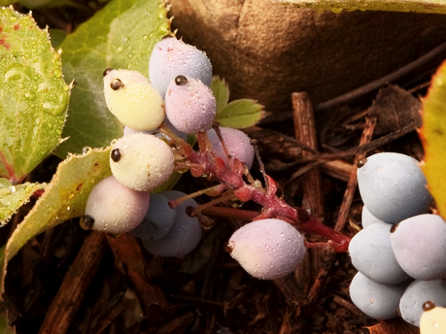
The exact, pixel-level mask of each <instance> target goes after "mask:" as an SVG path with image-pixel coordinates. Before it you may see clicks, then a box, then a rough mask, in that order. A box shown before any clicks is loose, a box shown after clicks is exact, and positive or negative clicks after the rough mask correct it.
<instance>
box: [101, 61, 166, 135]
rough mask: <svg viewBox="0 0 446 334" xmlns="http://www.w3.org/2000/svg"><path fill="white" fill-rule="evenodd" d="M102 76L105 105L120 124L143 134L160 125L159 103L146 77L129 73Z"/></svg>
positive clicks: (123, 71)
mask: <svg viewBox="0 0 446 334" xmlns="http://www.w3.org/2000/svg"><path fill="white" fill-rule="evenodd" d="M104 74H105V76H104V96H105V102H106V104H107V107H108V109H109V110H110V112H111V113H112V114H113V115H115V116H116V118H117V119H118V120H119V121H120V122H121V123H122V124H124V125H126V126H128V127H131V128H133V129H135V130H139V131H144V130H154V129H157V128H158V127H159V126H160V125H161V124H162V123H163V121H164V119H165V112H164V108H163V99H162V98H161V96H160V95H159V93H158V92H157V91H156V90H155V89H154V88H153V87H152V86H151V85H150V83H149V81H148V80H147V78H146V77H144V76H143V75H142V74H140V73H139V72H136V71H130V70H106V71H105V72H104Z"/></svg>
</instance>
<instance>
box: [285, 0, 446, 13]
mask: <svg viewBox="0 0 446 334" xmlns="http://www.w3.org/2000/svg"><path fill="white" fill-rule="evenodd" d="M281 2H288V3H293V4H295V5H296V6H297V7H300V8H312V9H324V10H327V9H328V10H332V11H335V12H339V11H342V10H347V11H352V10H373V11H392V12H416V13H436V14H446V2H445V0H281Z"/></svg>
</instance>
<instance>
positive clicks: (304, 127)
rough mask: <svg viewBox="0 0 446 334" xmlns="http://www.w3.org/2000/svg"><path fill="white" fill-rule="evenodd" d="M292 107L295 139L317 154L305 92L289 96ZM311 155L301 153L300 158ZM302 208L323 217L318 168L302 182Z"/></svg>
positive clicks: (313, 126)
mask: <svg viewBox="0 0 446 334" xmlns="http://www.w3.org/2000/svg"><path fill="white" fill-rule="evenodd" d="M291 100H292V105H293V119H294V134H295V136H296V139H297V140H298V141H300V142H301V143H303V144H305V145H306V146H308V147H311V148H312V149H313V150H314V151H315V152H317V146H318V145H317V136H316V126H315V122H314V114H313V106H312V104H311V101H310V97H309V96H308V94H307V93H306V92H299V93H293V94H292V95H291ZM309 155H311V153H309V152H306V151H302V157H306V156H309ZM302 188H303V198H302V206H303V208H304V209H309V210H310V212H311V214H312V215H315V216H317V217H322V216H323V215H324V205H323V196H322V188H321V174H320V172H319V168H317V167H316V168H313V169H312V170H311V171H309V172H308V173H307V175H306V178H305V179H304V180H302Z"/></svg>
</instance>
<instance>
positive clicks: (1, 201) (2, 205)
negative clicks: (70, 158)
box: [0, 178, 45, 227]
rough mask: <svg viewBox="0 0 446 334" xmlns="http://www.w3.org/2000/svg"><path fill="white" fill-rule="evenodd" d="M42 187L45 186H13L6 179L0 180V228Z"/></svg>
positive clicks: (36, 184)
mask: <svg viewBox="0 0 446 334" xmlns="http://www.w3.org/2000/svg"><path fill="white" fill-rule="evenodd" d="M44 187H45V184H40V183H29V182H26V183H23V184H18V185H13V184H12V183H11V182H9V181H8V180H7V179H2V178H0V227H1V226H3V225H4V224H6V223H7V222H8V220H9V218H11V216H12V215H13V214H14V213H16V212H17V210H18V209H19V208H20V207H21V206H22V205H23V204H25V203H27V202H28V201H29V198H30V197H31V195H32V194H34V193H35V192H36V191H37V190H39V189H43V188H44Z"/></svg>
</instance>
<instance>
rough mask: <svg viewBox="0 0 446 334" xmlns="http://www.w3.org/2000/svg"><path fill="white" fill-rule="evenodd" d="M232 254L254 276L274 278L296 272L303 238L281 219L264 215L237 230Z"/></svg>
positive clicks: (233, 239) (232, 242)
mask: <svg viewBox="0 0 446 334" xmlns="http://www.w3.org/2000/svg"><path fill="white" fill-rule="evenodd" d="M227 247H228V249H230V255H231V256H232V257H233V258H234V259H235V260H237V262H238V263H239V264H240V265H241V266H242V268H243V269H245V270H246V271H247V272H248V273H249V274H250V275H251V276H253V277H256V278H259V279H264V280H271V279H276V278H279V277H283V276H285V275H288V274H289V273H291V272H293V271H294V270H295V269H296V267H297V265H298V264H299V263H300V262H301V261H302V260H303V258H304V255H305V245H304V238H303V237H302V235H301V234H300V233H299V232H298V231H297V230H296V229H295V228H294V227H293V226H291V225H290V224H288V223H287V222H285V221H283V220H280V219H273V218H270V219H261V220H256V221H253V222H251V223H249V224H246V225H244V226H242V227H241V228H239V229H238V230H236V231H235V232H234V233H233V234H232V236H231V238H230V239H229V242H228V245H227Z"/></svg>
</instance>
